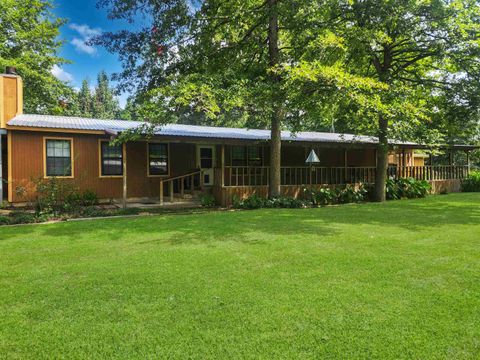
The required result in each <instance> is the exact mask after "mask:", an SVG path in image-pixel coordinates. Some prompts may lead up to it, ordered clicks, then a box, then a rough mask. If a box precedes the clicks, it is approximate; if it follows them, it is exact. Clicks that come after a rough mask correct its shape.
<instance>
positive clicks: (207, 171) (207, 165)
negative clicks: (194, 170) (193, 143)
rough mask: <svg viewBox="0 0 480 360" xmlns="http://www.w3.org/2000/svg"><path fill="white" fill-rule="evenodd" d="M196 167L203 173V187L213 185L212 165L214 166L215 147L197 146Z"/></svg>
mask: <svg viewBox="0 0 480 360" xmlns="http://www.w3.org/2000/svg"><path fill="white" fill-rule="evenodd" d="M197 154H198V167H199V168H200V170H202V172H203V185H206V186H209V185H213V180H214V170H213V168H214V165H215V146H213V145H198V148H197Z"/></svg>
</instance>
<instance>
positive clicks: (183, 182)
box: [160, 169, 203, 205]
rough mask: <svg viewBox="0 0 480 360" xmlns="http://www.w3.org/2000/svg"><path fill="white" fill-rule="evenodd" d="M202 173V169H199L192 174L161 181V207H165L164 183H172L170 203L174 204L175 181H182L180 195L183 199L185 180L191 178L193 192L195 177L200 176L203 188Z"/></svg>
mask: <svg viewBox="0 0 480 360" xmlns="http://www.w3.org/2000/svg"><path fill="white" fill-rule="evenodd" d="M202 172H203V171H202V170H201V169H199V170H195V171H191V172H189V173H186V174H183V175H176V176H172V177H169V178H165V179H160V205H163V184H164V183H170V186H169V195H170V202H173V182H174V181H175V180H181V181H180V195H181V196H182V197H183V195H184V191H185V179H187V178H189V177H190V178H191V181H190V187H191V190H193V186H194V176H195V175H200V187H201V186H202Z"/></svg>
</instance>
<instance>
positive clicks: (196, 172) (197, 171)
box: [160, 170, 202, 182]
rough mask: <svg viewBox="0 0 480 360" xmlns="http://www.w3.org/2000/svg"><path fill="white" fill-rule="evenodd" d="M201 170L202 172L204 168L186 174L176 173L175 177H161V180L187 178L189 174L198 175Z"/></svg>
mask: <svg viewBox="0 0 480 360" xmlns="http://www.w3.org/2000/svg"><path fill="white" fill-rule="evenodd" d="M201 172H202V170H196V171H193V172H190V173H187V174H184V175H176V176H173V177H169V178H164V179H161V180H160V181H163V182H168V181H172V180H177V179H181V178H186V177H189V176H192V175H197V174H200V173H201Z"/></svg>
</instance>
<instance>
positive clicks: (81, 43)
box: [70, 38, 97, 55]
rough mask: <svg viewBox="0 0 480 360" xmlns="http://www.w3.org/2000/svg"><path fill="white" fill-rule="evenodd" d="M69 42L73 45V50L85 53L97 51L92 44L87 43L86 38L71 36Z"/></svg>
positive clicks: (92, 53) (90, 53) (89, 53)
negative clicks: (71, 38)
mask: <svg viewBox="0 0 480 360" xmlns="http://www.w3.org/2000/svg"><path fill="white" fill-rule="evenodd" d="M70 43H71V44H72V45H73V46H75V50H77V51H78V52H80V53H85V54H88V55H95V54H96V53H97V49H95V48H94V47H93V46H90V45H87V43H86V40H82V39H79V38H73V40H72V41H71V42H70Z"/></svg>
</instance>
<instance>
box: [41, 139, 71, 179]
mask: <svg viewBox="0 0 480 360" xmlns="http://www.w3.org/2000/svg"><path fill="white" fill-rule="evenodd" d="M45 144H46V154H45V155H46V171H45V174H46V175H47V176H72V174H73V172H72V140H69V139H68V140H67V139H66V140H62V139H46V140H45Z"/></svg>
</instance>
